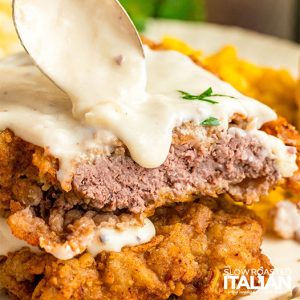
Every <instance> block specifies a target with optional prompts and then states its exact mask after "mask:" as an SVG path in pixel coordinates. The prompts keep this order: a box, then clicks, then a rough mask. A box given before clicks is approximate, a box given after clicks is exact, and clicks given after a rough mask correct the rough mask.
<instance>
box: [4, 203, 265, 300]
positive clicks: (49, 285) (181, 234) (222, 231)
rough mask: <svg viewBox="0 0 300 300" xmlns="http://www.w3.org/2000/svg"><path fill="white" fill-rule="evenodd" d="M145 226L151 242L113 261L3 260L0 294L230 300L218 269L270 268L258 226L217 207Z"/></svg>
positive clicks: (189, 209)
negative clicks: (150, 227) (151, 230)
mask: <svg viewBox="0 0 300 300" xmlns="http://www.w3.org/2000/svg"><path fill="white" fill-rule="evenodd" d="M152 221H153V222H154V224H155V227H156V230H157V235H156V237H155V238H154V239H153V240H152V241H151V242H149V243H147V244H144V245H140V246H136V247H132V248H124V249H123V251H122V252H121V253H114V252H102V253H100V254H99V255H98V256H97V257H96V258H95V259H94V258H92V257H91V256H90V255H89V254H83V255H81V256H80V257H78V258H75V259H71V260H68V261H60V260H57V259H55V258H53V257H52V256H50V255H48V254H33V253H30V251H29V250H28V249H23V250H21V251H19V252H17V253H15V254H10V255H9V256H8V258H7V259H5V258H4V259H3V260H2V262H0V286H3V287H5V288H7V289H8V290H9V291H10V293H12V294H14V295H16V296H18V297H19V299H25V300H27V299H30V297H31V296H32V299H34V300H38V299H42V300H52V299H53V300H54V299H55V300H67V299H72V300H94V299H95V300H98V299H104V300H105V299H126V300H127V299H129V300H130V299H168V297H169V296H170V295H177V296H179V297H180V298H181V299H202V300H203V299H204V300H205V299H209V300H214V299H221V297H223V298H222V299H231V298H233V296H234V295H235V294H237V293H238V292H237V291H230V290H227V291H224V288H223V270H224V268H226V267H230V268H231V269H232V270H235V269H239V270H245V269H259V268H260V267H262V268H263V269H266V270H270V268H271V264H270V262H269V260H268V259H267V258H266V257H265V256H264V255H263V254H261V252H260V245H261V240H262V233H263V230H262V226H261V224H260V222H259V221H258V220H257V218H256V217H255V216H254V215H253V214H252V213H251V212H250V211H248V210H247V209H245V208H242V207H238V206H234V205H233V204H231V203H229V202H227V201H226V200H225V199H222V201H217V200H203V201H201V203H189V204H187V203H186V204H180V205H176V206H173V207H169V208H160V209H158V210H157V212H156V214H155V215H154V217H152ZM41 274H43V275H42V276H41ZM35 275H36V276H35ZM226 292H227V293H226ZM229 292H232V293H231V294H230V293H229Z"/></svg>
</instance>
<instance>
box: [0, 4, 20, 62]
mask: <svg viewBox="0 0 300 300" xmlns="http://www.w3.org/2000/svg"><path fill="white" fill-rule="evenodd" d="M11 14H12V8H11V0H0V58H1V57H3V56H5V55H7V54H11V53H15V52H17V51H18V50H20V49H21V46H20V43H19V41H18V38H17V34H16V32H15V28H14V25H13V22H12V17H11Z"/></svg>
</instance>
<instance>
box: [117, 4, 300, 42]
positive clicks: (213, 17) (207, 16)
mask: <svg viewBox="0 0 300 300" xmlns="http://www.w3.org/2000/svg"><path fill="white" fill-rule="evenodd" d="M120 2H121V3H122V4H123V5H124V6H125V8H126V9H127V11H128V12H129V14H130V15H131V17H132V18H133V20H134V22H135V24H136V26H137V27H138V29H139V30H140V31H142V30H144V29H145V27H146V26H147V19H148V18H149V17H152V18H167V19H180V20H191V21H199V22H214V23H217V24H225V25H235V26H240V27H243V28H247V29H252V30H255V31H257V32H261V33H266V34H270V35H274V36H278V37H281V38H285V39H289V40H292V41H297V42H300V0H146V1H145V0H120Z"/></svg>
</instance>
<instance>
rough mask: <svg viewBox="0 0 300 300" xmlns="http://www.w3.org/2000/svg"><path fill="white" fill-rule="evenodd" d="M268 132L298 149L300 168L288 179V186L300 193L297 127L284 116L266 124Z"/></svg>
mask: <svg viewBox="0 0 300 300" xmlns="http://www.w3.org/2000/svg"><path fill="white" fill-rule="evenodd" d="M262 130H264V131H265V132H266V133H268V134H271V135H273V136H276V137H278V138H279V139H281V140H282V141H283V142H284V143H285V144H286V145H288V146H293V147H296V149H297V165H298V167H299V170H298V171H296V172H295V174H294V176H292V177H290V178H288V179H287V180H286V186H287V188H288V189H291V191H293V192H295V193H297V194H299V193H300V134H299V132H298V131H297V129H296V128H295V127H294V126H293V125H291V124H289V123H288V122H287V121H286V120H285V119H284V118H279V119H277V120H276V121H273V122H269V123H267V124H265V125H264V126H263V128H262Z"/></svg>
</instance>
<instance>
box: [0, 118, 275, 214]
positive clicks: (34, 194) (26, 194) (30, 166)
mask: <svg viewBox="0 0 300 300" xmlns="http://www.w3.org/2000/svg"><path fill="white" fill-rule="evenodd" d="M0 147H1V149H2V151H1V154H0V155H1V156H2V157H1V160H0V208H1V207H2V208H3V207H4V208H5V207H6V208H9V209H11V210H13V211H14V210H20V209H22V208H26V207H28V206H32V207H35V210H36V211H37V215H39V216H42V217H43V216H46V217H47V218H48V217H49V215H50V216H51V212H52V210H55V213H56V214H57V212H59V214H64V213H65V212H67V211H69V210H71V209H74V208H76V209H81V210H83V211H89V210H96V211H97V212H99V211H100V210H102V211H115V210H125V211H128V212H133V213H142V212H146V213H147V212H150V214H151V211H153V209H154V208H156V207H160V206H163V205H165V204H169V203H172V202H186V201H192V200H194V199H195V198H196V197H199V196H211V197H217V196H218V195H220V194H224V193H229V194H230V195H231V196H232V197H233V198H234V199H235V200H238V201H243V202H245V203H247V204H250V203H252V202H254V201H257V200H258V199H259V197H260V196H261V195H263V194H266V193H267V192H268V191H269V189H270V188H272V187H273V186H274V185H275V184H276V183H278V181H279V180H280V179H281V176H280V174H279V172H278V170H277V169H276V164H275V161H274V160H273V159H272V158H270V155H269V153H268V152H267V151H266V149H265V148H264V147H263V146H262V145H261V144H260V142H259V141H258V140H257V139H255V138H253V137H251V136H249V135H240V134H237V133H236V131H233V130H232V128H231V129H229V130H228V131H225V132H223V131H220V130H218V129H217V128H214V127H203V126H196V125H194V124H191V123H188V124H184V125H182V126H181V127H180V128H177V129H176V130H174V135H173V143H172V146H171V148H170V152H169V155H168V157H167V159H166V161H165V162H164V164H163V165H161V166H160V167H158V168H154V169H145V168H142V167H141V166H139V165H138V164H136V163H135V162H134V161H133V160H132V159H131V157H130V155H129V154H128V151H127V150H126V148H125V146H123V145H122V144H120V145H119V146H118V147H116V148H115V151H114V153H112V154H111V155H110V156H103V155H102V156H98V157H96V159H95V160H94V161H93V162H83V163H81V164H79V165H78V166H77V169H76V172H75V174H74V177H73V183H72V187H73V189H72V191H70V192H66V191H63V190H62V188H61V187H60V184H59V182H58V181H57V179H56V176H55V174H56V170H57V169H58V162H57V161H56V160H55V159H53V158H51V157H50V158H49V156H46V155H45V153H44V152H43V150H42V149H41V148H38V147H35V146H33V145H31V144H29V143H26V142H24V141H22V140H21V139H19V138H17V137H14V136H13V134H12V133H11V132H9V131H4V132H2V133H0ZM18 206H21V207H18ZM60 219H61V218H60Z"/></svg>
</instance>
